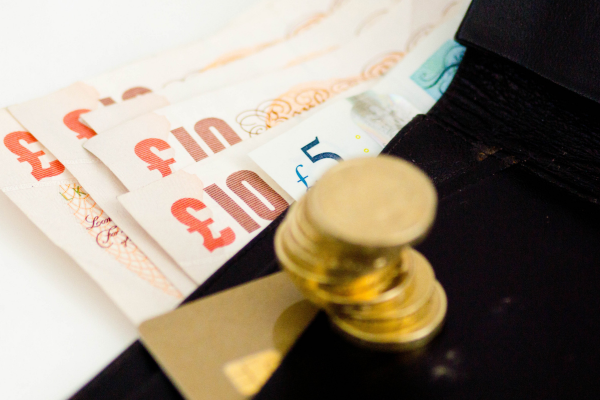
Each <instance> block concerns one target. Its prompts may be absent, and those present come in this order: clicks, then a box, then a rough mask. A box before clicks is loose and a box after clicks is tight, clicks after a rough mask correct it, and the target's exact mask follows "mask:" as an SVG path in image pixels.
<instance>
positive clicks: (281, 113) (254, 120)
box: [236, 52, 405, 136]
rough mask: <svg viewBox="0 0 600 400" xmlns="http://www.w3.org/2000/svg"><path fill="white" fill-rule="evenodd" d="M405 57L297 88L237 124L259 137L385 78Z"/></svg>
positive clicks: (383, 59)
mask: <svg viewBox="0 0 600 400" xmlns="http://www.w3.org/2000/svg"><path fill="white" fill-rule="evenodd" d="M404 55H405V53H404V52H391V53H388V54H385V55H384V56H382V57H379V58H378V59H377V60H376V61H375V62H372V63H369V64H368V65H367V66H366V67H365V68H363V70H362V72H361V73H360V74H358V75H356V76H352V77H348V78H338V79H329V80H326V81H319V82H309V83H304V84H301V85H297V86H295V87H293V88H292V89H290V90H289V91H287V92H286V93H284V94H283V95H281V96H278V97H277V98H275V99H273V100H267V101H265V102H262V103H261V104H259V105H258V106H257V107H256V108H255V109H253V110H248V111H244V112H242V113H240V114H239V115H238V116H237V118H236V122H237V123H238V124H239V125H240V127H241V128H242V129H243V130H244V131H245V132H248V134H250V136H252V135H259V134H261V133H263V132H264V131H266V130H267V129H270V128H273V127H275V126H277V125H278V124H280V123H282V122H285V121H287V120H289V119H292V118H294V117H295V116H298V115H300V114H302V113H303V112H306V111H308V110H310V109H312V108H314V107H316V106H318V105H319V104H322V103H324V102H325V101H327V100H329V99H330V98H332V97H333V96H335V95H337V94H339V93H342V92H344V91H346V90H348V89H350V88H352V87H354V86H356V85H358V84H360V83H363V82H366V81H369V80H371V79H375V78H378V77H380V76H382V75H384V74H385V73H386V72H388V71H389V70H390V69H391V68H392V67H393V66H395V65H396V64H397V63H398V62H400V60H402V58H403V57H404Z"/></svg>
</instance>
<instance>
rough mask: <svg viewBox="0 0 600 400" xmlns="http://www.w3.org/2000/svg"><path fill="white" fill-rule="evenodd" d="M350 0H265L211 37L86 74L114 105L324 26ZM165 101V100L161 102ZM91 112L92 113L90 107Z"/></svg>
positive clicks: (100, 97) (100, 100)
mask: <svg viewBox="0 0 600 400" xmlns="http://www.w3.org/2000/svg"><path fill="white" fill-rule="evenodd" d="M346 1H348V0H305V1H297V0H278V1H270V2H261V3H259V4H258V5H257V6H256V7H255V8H254V9H251V10H250V11H249V12H247V13H245V14H244V15H243V16H241V17H239V18H237V19H236V23H235V24H229V25H228V26H227V27H226V28H225V29H223V30H222V31H220V32H218V33H217V34H215V35H213V36H211V37H209V38H208V39H206V40H200V41H197V42H195V43H192V44H190V45H187V46H182V47H179V48H176V49H173V50H169V51H165V52H162V53H159V54H157V55H155V56H153V57H149V58H146V59H143V60H140V61H138V62H134V63H132V64H128V65H125V66H123V67H120V68H117V69H115V70H112V71H109V72H107V73H103V74H101V75H98V76H95V77H92V78H89V79H86V80H84V81H82V82H80V83H84V84H85V85H87V86H89V87H91V88H93V89H94V90H88V91H86V92H85V93H87V95H88V96H90V99H89V100H90V103H91V104H92V106H91V107H89V108H88V110H89V111H93V110H95V109H103V108H110V107H112V106H116V104H118V103H122V102H127V101H130V100H132V99H134V98H136V97H137V96H140V95H142V94H148V93H151V92H152V91H155V90H158V89H160V88H162V87H163V86H164V85H165V84H167V83H169V82H173V81H178V80H181V79H184V78H186V77H188V76H190V75H194V74H195V73H198V72H201V71H203V70H207V69H212V68H216V67H218V66H222V65H226V64H228V63H230V62H232V61H235V60H239V59H241V58H244V57H247V56H248V55H251V54H254V53H256V52H258V51H261V50H263V49H265V48H268V47H270V46H273V45H276V44H278V43H281V42H283V41H286V40H289V39H290V38H293V37H295V36H297V35H298V34H300V33H302V32H305V31H307V30H310V28H312V27H314V26H318V25H319V23H320V22H321V21H323V20H326V19H327V17H329V16H330V15H333V14H335V12H336V10H337V9H338V8H340V7H341V6H343V4H344V3H345V2H346ZM160 101H161V98H156V97H153V96H151V95H149V96H144V100H143V103H144V104H145V105H147V106H150V107H151V109H153V107H157V106H161V103H160ZM157 102H159V103H157ZM89 111H87V112H89Z"/></svg>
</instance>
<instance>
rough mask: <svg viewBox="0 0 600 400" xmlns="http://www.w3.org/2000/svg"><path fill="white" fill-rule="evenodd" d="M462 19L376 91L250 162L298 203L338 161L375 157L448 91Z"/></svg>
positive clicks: (334, 108)
mask: <svg viewBox="0 0 600 400" xmlns="http://www.w3.org/2000/svg"><path fill="white" fill-rule="evenodd" d="M461 19H462V14H458V15H456V16H455V17H454V18H453V19H451V20H449V21H447V22H446V23H444V24H443V25H441V26H440V27H438V28H437V29H436V30H435V31H434V32H432V33H431V34H430V35H429V36H428V37H427V38H426V39H424V40H423V41H422V42H421V43H419V45H418V46H417V47H416V48H415V49H414V50H413V51H412V52H411V53H410V54H409V55H407V56H406V58H405V59H404V60H403V61H402V63H400V64H399V65H398V66H397V67H396V68H395V69H394V70H392V71H391V72H390V73H389V74H388V75H387V76H386V77H385V78H383V79H381V80H380V81H379V82H378V83H377V84H376V85H374V86H373V87H372V88H371V90H369V91H367V92H365V93H361V94H359V95H356V96H352V97H348V98H347V99H346V100H344V101H339V102H336V103H335V104H332V105H331V106H329V107H326V108H325V109H324V110H322V111H320V112H319V113H316V114H315V115H313V116H311V117H310V118H308V119H307V120H306V121H304V122H303V123H302V124H300V125H298V126H296V127H293V128H291V129H289V130H288V131H287V132H285V133H283V134H282V135H280V136H278V137H277V138H275V139H273V140H272V141H270V142H268V143H266V144H265V145H263V146H262V147H260V148H258V149H256V150H254V151H252V152H251V153H250V157H251V158H252V159H253V160H254V161H255V162H256V163H257V164H258V165H259V166H260V167H261V168H262V170H264V171H266V172H267V173H268V174H269V176H270V177H271V178H273V180H275V181H276V182H277V183H278V184H279V185H280V186H281V187H282V188H283V189H284V190H285V191H286V192H287V193H289V194H290V195H291V196H292V197H293V198H294V199H296V200H298V199H299V198H300V197H301V196H302V195H303V194H304V193H306V191H307V190H309V188H310V187H311V186H312V185H313V184H314V182H315V181H316V180H317V179H318V178H319V177H320V176H321V175H322V174H323V173H324V172H325V171H326V170H327V169H329V168H330V167H332V166H333V165H336V164H337V163H338V162H340V161H342V160H346V159H349V158H355V157H369V156H376V155H377V154H379V153H380V152H381V150H382V149H383V147H384V146H385V145H386V144H387V143H388V142H389V141H390V140H391V139H392V137H393V136H394V135H396V133H397V132H398V131H399V130H400V129H401V128H402V127H403V126H404V125H406V124H407V123H408V122H409V121H410V120H411V119H412V118H413V117H414V116H415V115H417V114H418V113H426V112H427V111H428V110H429V108H431V106H433V104H434V103H435V101H436V100H438V99H439V97H440V96H441V95H442V93H443V92H444V91H445V90H446V88H447V87H448V85H449V83H450V81H451V80H452V77H453V76H454V73H455V71H456V69H457V68H458V65H459V63H460V60H461V59H462V55H463V53H464V48H463V47H462V46H460V45H459V44H458V43H456V42H455V41H454V40H453V37H454V34H455V32H456V30H457V29H458V26H459V24H460V21H461Z"/></svg>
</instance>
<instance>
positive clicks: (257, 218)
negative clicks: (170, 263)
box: [119, 129, 292, 281]
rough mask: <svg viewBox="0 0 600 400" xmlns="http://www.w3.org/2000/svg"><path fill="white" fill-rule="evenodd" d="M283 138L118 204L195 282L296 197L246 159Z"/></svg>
mask: <svg viewBox="0 0 600 400" xmlns="http://www.w3.org/2000/svg"><path fill="white" fill-rule="evenodd" d="M277 134H278V132H277V130H276V129H274V130H272V131H270V132H268V133H265V134H264V135H261V136H259V137H258V138H257V139H256V140H251V141H247V142H244V143H242V144H240V145H239V146H234V147H231V148H229V149H227V151H224V152H222V153H220V154H217V155H215V156H214V157H212V158H210V159H206V160H204V161H202V162H199V163H195V164H193V165H191V166H189V167H187V168H185V169H183V170H180V171H177V172H176V173H174V174H171V175H170V176H167V177H166V178H164V179H161V180H160V181H158V182H155V183H153V184H150V185H147V186H144V187H143V188H140V189H138V190H135V191H133V192H129V193H127V194H124V195H121V196H120V197H119V201H120V202H121V203H122V204H123V205H124V207H125V208H126V209H127V211H129V212H130V213H131V215H132V216H133V217H134V218H135V219H136V220H137V221H138V222H140V224H141V225H142V227H143V228H144V229H146V231H147V232H148V233H150V234H151V235H152V236H153V237H154V239H156V241H157V242H158V243H159V244H160V245H161V246H162V247H163V248H164V249H165V250H166V251H167V252H168V253H169V254H170V255H171V256H172V257H173V259H175V261H176V262H177V263H178V264H179V265H180V266H181V267H182V268H183V269H184V270H185V271H186V272H187V273H188V274H189V275H190V276H192V277H193V279H194V280H196V281H202V280H204V279H206V278H208V277H209V276H210V275H212V273H213V272H214V271H216V270H217V269H218V268H219V267H220V266H221V265H222V264H223V263H225V261H227V260H228V259H229V258H230V257H231V256H233V255H234V254H235V253H236V252H237V251H239V250H240V249H241V248H242V247H243V246H244V245H246V243H248V242H249V241H250V240H251V239H252V238H253V237H255V236H256V235H257V234H258V233H260V232H261V231H262V229H264V228H265V227H266V226H267V225H268V224H269V223H270V222H271V221H273V220H274V219H275V218H277V216H278V215H279V214H280V213H282V212H283V211H285V210H286V209H287V207H288V205H289V204H290V203H291V202H292V198H291V197H289V196H288V195H287V193H285V191H283V190H282V189H281V188H280V187H279V185H277V184H276V183H275V182H274V181H273V180H272V179H271V178H269V176H268V175H267V174H265V173H264V172H263V171H262V170H261V169H260V168H258V166H257V165H256V164H255V163H254V162H253V161H252V160H251V159H250V158H248V157H245V155H246V154H247V153H248V152H250V151H252V150H253V149H254V148H256V146H259V145H261V144H264V143H266V142H267V141H268V140H270V139H271V138H272V137H275V136H276V135H277Z"/></svg>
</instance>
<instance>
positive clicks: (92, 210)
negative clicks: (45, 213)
mask: <svg viewBox="0 0 600 400" xmlns="http://www.w3.org/2000/svg"><path fill="white" fill-rule="evenodd" d="M59 188H60V192H59V193H60V195H61V196H62V198H63V199H64V200H65V201H66V202H67V205H68V206H69V208H70V209H71V210H72V211H73V215H74V216H75V218H77V220H78V221H79V224H80V225H81V226H83V227H84V228H85V229H86V230H87V232H88V233H89V234H90V235H91V236H92V237H94V238H95V240H96V243H97V244H98V246H100V247H101V248H102V249H104V250H105V251H106V252H107V253H108V254H110V255H111V256H113V257H114V259H115V260H117V261H118V262H119V263H121V264H123V265H124V266H125V267H126V268H127V269H128V270H130V271H131V272H133V273H135V274H136V275H137V276H138V277H140V278H141V279H143V280H145V281H146V282H148V283H150V284H151V285H152V286H154V287H155V288H157V289H160V290H161V291H163V292H164V293H165V294H167V295H169V296H173V297H176V298H181V297H183V296H182V294H181V293H180V292H179V291H178V290H177V289H176V288H175V287H174V286H173V285H172V284H171V283H170V282H169V281H168V280H167V278H165V276H164V275H163V274H162V273H161V272H160V271H159V270H158V268H156V266H155V265H154V264H152V262H151V261H150V260H149V259H148V258H147V257H146V256H145V255H144V254H143V253H142V252H141V251H140V250H139V249H138V248H137V246H136V245H135V244H134V243H133V242H132V241H131V240H130V239H129V237H128V236H127V235H126V234H125V232H123V231H122V230H121V229H120V228H119V227H117V225H115V223H114V222H113V221H112V220H111V219H110V218H109V217H108V216H107V215H106V213H104V211H103V210H102V209H101V208H100V207H99V206H98V204H96V202H95V201H94V200H93V199H92V198H91V196H90V195H89V194H88V193H86V192H85V191H84V189H83V188H82V187H81V186H80V185H79V184H77V183H70V184H61V185H60V186H59Z"/></svg>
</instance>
